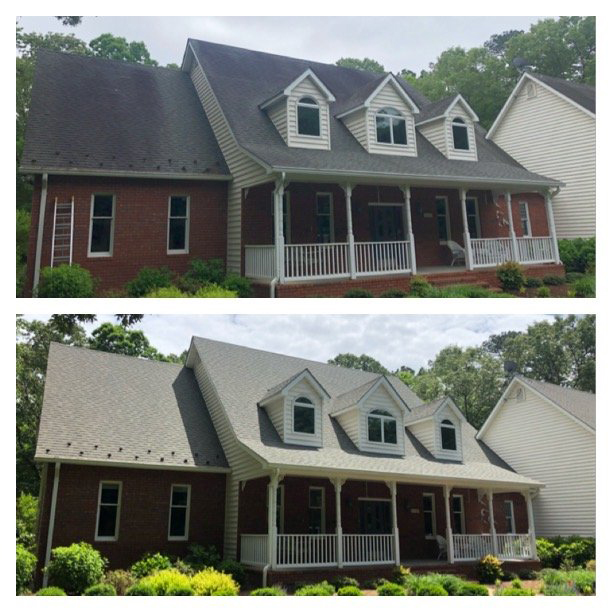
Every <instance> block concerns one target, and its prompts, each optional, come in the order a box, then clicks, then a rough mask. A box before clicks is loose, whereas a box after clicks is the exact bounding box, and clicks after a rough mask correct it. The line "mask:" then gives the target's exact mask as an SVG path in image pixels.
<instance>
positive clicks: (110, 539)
mask: <svg viewBox="0 0 612 612" xmlns="http://www.w3.org/2000/svg"><path fill="white" fill-rule="evenodd" d="M118 541H119V538H107V537H102V536H100V537H98V536H96V537H95V538H94V542H118Z"/></svg>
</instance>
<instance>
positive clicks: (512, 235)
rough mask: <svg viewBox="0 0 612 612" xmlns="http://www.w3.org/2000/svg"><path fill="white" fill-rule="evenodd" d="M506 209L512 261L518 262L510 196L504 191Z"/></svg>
mask: <svg viewBox="0 0 612 612" xmlns="http://www.w3.org/2000/svg"><path fill="white" fill-rule="evenodd" d="M506 208H507V210H508V224H509V225H508V233H509V235H510V240H512V259H514V261H519V252H518V243H517V242H516V234H515V233H514V219H513V218H512V194H511V193H510V192H509V191H506Z"/></svg>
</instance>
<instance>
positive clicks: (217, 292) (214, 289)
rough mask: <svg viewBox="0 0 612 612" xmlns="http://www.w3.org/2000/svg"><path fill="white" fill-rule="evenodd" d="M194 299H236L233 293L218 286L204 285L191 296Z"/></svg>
mask: <svg viewBox="0 0 612 612" xmlns="http://www.w3.org/2000/svg"><path fill="white" fill-rule="evenodd" d="M190 297H194V298H235V297H238V296H237V294H236V292H235V291H230V290H229V289H226V288H225V287H221V286H219V285H212V284H211V285H206V286H205V287H202V288H201V289H198V290H197V291H196V292H195V293H194V294H193V295H192V296H190Z"/></svg>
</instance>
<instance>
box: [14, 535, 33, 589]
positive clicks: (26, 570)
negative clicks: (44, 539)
mask: <svg viewBox="0 0 612 612" xmlns="http://www.w3.org/2000/svg"><path fill="white" fill-rule="evenodd" d="M35 569H36V556H35V555H34V554H32V553H31V552H30V551H29V550H26V548H25V546H23V545H22V544H17V579H16V592H17V595H19V594H21V593H23V592H24V591H25V590H26V589H28V587H29V586H30V584H31V582H32V574H34V570H35Z"/></svg>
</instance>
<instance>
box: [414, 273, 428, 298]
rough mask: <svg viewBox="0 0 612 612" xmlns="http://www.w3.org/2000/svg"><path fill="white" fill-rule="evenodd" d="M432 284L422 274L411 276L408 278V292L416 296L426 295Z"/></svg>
mask: <svg viewBox="0 0 612 612" xmlns="http://www.w3.org/2000/svg"><path fill="white" fill-rule="evenodd" d="M431 289H432V286H431V285H430V284H429V283H428V282H427V280H426V279H425V278H423V277H422V276H413V277H412V278H411V279H410V293H411V295H416V296H417V297H428V293H429V292H430V291H431Z"/></svg>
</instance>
